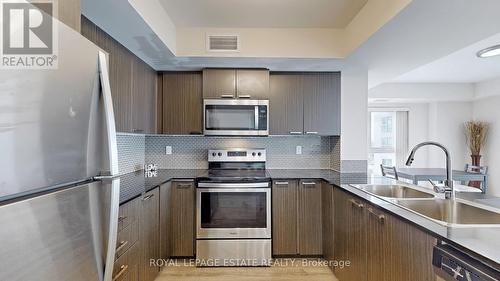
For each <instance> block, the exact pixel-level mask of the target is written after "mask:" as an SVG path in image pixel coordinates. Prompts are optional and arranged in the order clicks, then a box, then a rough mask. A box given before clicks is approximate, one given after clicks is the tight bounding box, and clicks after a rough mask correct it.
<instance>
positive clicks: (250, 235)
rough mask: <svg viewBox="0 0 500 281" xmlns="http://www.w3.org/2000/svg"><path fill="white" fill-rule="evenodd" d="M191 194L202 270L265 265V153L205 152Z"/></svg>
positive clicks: (267, 199) (267, 219)
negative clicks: (203, 171) (205, 168)
mask: <svg viewBox="0 0 500 281" xmlns="http://www.w3.org/2000/svg"><path fill="white" fill-rule="evenodd" d="M208 165H209V172H208V175H207V176H206V177H202V178H199V179H198V188H197V192H196V258H197V260H198V264H199V265H201V266H265V265H269V260H270V259H271V185H270V180H269V177H268V176H267V174H266V170H265V168H266V150H265V149H227V150H209V151H208Z"/></svg>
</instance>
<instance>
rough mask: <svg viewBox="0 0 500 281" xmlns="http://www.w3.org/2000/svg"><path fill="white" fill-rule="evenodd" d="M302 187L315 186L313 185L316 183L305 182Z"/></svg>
mask: <svg viewBox="0 0 500 281" xmlns="http://www.w3.org/2000/svg"><path fill="white" fill-rule="evenodd" d="M302 185H304V186H313V185H316V183H315V182H303V183H302Z"/></svg>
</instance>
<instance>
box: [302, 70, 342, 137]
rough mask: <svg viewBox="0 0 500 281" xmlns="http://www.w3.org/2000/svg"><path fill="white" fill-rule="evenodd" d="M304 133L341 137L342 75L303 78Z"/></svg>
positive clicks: (315, 75) (318, 74)
mask: <svg viewBox="0 0 500 281" xmlns="http://www.w3.org/2000/svg"><path fill="white" fill-rule="evenodd" d="M303 84H304V133H305V134H306V135H307V134H313V135H322V136H331V135H340V73H316V74H307V75H304V77H303Z"/></svg>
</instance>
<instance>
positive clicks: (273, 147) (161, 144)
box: [145, 135, 340, 170]
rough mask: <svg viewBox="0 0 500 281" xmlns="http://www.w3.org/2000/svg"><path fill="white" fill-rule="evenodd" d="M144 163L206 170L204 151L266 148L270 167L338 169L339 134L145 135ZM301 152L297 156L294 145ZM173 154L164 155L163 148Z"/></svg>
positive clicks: (159, 166) (163, 166)
mask: <svg viewBox="0 0 500 281" xmlns="http://www.w3.org/2000/svg"><path fill="white" fill-rule="evenodd" d="M145 141H146V144H145V162H146V163H154V164H157V165H158V168H161V169H206V168H207V166H208V163H207V150H208V149H221V148H232V147H238V148H240V147H241V148H265V149H267V167H268V168H270V169H330V168H332V169H335V170H340V141H339V137H315V136H312V137H308V136H297V137H293V136H270V137H253V138H252V137H250V138H248V137H247V138H237V137H203V136H160V135H151V136H146V140H145ZM298 145H300V146H302V154H301V155H296V154H295V148H296V146H298ZM166 146H171V147H172V154H170V155H166V154H165V147H166Z"/></svg>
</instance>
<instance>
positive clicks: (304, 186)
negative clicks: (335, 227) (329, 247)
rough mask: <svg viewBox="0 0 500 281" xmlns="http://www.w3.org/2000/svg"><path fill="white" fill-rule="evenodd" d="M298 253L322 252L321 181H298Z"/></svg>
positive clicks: (318, 253) (317, 253)
mask: <svg viewBox="0 0 500 281" xmlns="http://www.w3.org/2000/svg"><path fill="white" fill-rule="evenodd" d="M298 191H299V222H298V228H299V231H298V234H299V254H300V255H303V256H318V255H321V254H322V251H323V249H322V242H323V241H322V225H321V221H322V220H321V181H319V180H301V181H300V182H299V190H298Z"/></svg>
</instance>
